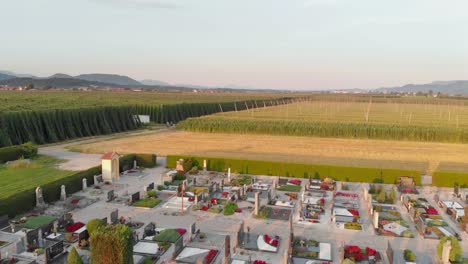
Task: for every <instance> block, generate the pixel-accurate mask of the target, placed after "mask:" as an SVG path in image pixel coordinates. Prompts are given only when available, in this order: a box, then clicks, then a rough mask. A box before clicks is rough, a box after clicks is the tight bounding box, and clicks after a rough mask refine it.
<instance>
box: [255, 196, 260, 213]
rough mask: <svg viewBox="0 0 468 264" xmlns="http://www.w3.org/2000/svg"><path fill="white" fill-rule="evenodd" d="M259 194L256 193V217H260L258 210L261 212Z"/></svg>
mask: <svg viewBox="0 0 468 264" xmlns="http://www.w3.org/2000/svg"><path fill="white" fill-rule="evenodd" d="M259 203H260V201H259V193H258V192H255V211H254V213H255V215H258V210H259Z"/></svg>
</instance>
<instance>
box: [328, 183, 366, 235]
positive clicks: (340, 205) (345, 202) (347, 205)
mask: <svg viewBox="0 0 468 264" xmlns="http://www.w3.org/2000/svg"><path fill="white" fill-rule="evenodd" d="M332 218H333V220H334V222H335V223H336V225H337V227H338V228H344V229H350V230H362V222H361V217H360V213H359V194H357V193H355V192H349V191H339V192H336V193H335V197H334V199H333V209H332Z"/></svg>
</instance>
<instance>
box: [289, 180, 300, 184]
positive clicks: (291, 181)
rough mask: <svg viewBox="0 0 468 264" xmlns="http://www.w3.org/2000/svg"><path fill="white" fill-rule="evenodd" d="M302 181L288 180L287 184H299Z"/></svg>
mask: <svg viewBox="0 0 468 264" xmlns="http://www.w3.org/2000/svg"><path fill="white" fill-rule="evenodd" d="M301 183H302V181H301V180H289V181H288V184H292V185H301Z"/></svg>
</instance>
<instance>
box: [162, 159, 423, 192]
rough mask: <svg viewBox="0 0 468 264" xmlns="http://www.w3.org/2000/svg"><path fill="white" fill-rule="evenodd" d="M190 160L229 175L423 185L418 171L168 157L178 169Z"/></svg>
mask: <svg viewBox="0 0 468 264" xmlns="http://www.w3.org/2000/svg"><path fill="white" fill-rule="evenodd" d="M188 158H191V159H192V160H196V161H198V163H199V164H203V160H206V161H207V166H208V169H209V170H214V171H225V170H226V169H227V168H229V167H230V168H231V170H232V171H233V172H238V173H245V174H257V175H275V176H276V175H281V176H286V177H295V178H308V177H309V175H310V176H311V177H315V176H317V175H318V176H319V177H321V178H323V177H331V178H334V179H335V180H338V181H350V182H376V181H380V180H382V181H383V183H389V184H393V183H396V182H397V181H398V178H399V177H402V176H408V177H413V178H414V180H415V182H416V184H418V185H420V184H421V173H420V172H419V171H416V170H400V169H380V168H366V167H349V166H336V165H323V164H301V163H288V162H275V161H263V160H242V159H225V158H213V157H188V156H178V155H170V156H167V164H168V165H167V166H168V167H175V165H176V161H177V160H178V159H188Z"/></svg>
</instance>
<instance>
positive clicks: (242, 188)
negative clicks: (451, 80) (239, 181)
mask: <svg viewBox="0 0 468 264" xmlns="http://www.w3.org/2000/svg"><path fill="white" fill-rule="evenodd" d="M239 196H240V197H239V199H240V198H241V197H243V196H244V187H242V186H241V187H239Z"/></svg>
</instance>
